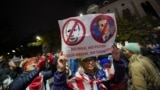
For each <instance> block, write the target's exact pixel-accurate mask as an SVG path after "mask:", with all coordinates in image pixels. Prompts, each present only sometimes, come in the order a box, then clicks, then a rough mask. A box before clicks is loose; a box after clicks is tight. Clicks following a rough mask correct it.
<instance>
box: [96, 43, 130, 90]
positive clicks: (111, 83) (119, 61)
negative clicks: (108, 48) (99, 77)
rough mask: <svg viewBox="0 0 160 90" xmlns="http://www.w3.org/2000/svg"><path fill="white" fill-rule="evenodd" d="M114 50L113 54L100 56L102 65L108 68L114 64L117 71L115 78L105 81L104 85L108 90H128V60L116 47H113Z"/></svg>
mask: <svg viewBox="0 0 160 90" xmlns="http://www.w3.org/2000/svg"><path fill="white" fill-rule="evenodd" d="M112 48H113V50H112V53H111V54H108V55H101V56H99V60H100V63H101V65H105V67H106V68H108V66H109V67H111V65H112V64H113V66H114V70H115V73H114V75H113V77H112V78H111V79H109V80H108V81H103V83H104V84H105V86H106V87H107V88H108V90H127V80H128V77H127V71H126V68H127V64H126V61H127V58H125V57H124V55H123V54H122V53H121V51H120V50H119V49H118V48H117V46H116V45H113V46H112ZM111 59H113V60H111Z"/></svg>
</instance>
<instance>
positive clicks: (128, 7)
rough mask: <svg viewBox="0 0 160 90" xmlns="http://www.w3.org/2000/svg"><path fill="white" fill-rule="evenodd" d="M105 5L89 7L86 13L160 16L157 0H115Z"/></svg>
mask: <svg viewBox="0 0 160 90" xmlns="http://www.w3.org/2000/svg"><path fill="white" fill-rule="evenodd" d="M106 1H108V3H106V5H104V6H102V7H99V8H98V9H97V7H96V9H94V8H93V7H91V8H89V9H88V11H87V13H115V15H116V17H117V18H123V17H125V16H126V15H128V14H131V15H137V16H139V17H143V16H146V15H151V16H152V17H154V18H160V2H159V0H115V1H113V0H112V2H110V0H106Z"/></svg>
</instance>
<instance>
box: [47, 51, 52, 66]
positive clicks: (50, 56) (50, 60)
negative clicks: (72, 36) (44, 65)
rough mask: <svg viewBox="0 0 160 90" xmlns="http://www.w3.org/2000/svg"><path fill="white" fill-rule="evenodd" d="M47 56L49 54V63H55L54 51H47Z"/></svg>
mask: <svg viewBox="0 0 160 90" xmlns="http://www.w3.org/2000/svg"><path fill="white" fill-rule="evenodd" d="M47 56H48V60H49V61H48V62H49V64H53V63H54V55H53V54H52V53H47Z"/></svg>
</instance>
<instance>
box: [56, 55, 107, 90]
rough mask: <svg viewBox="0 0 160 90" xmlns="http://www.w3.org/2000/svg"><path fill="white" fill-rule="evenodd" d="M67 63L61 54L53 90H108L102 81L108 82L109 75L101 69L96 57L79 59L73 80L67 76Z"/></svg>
mask: <svg viewBox="0 0 160 90" xmlns="http://www.w3.org/2000/svg"><path fill="white" fill-rule="evenodd" d="M66 62H67V60H66V58H65V57H64V56H63V53H62V52H61V54H60V57H59V59H58V65H57V71H56V72H55V74H54V81H53V82H54V84H53V90H107V87H105V85H104V84H103V83H102V81H105V80H107V79H108V77H109V74H108V72H107V70H105V69H102V68H101V69H100V66H99V65H98V62H97V58H96V57H95V56H93V57H85V58H81V59H79V67H78V70H77V72H76V73H75V76H74V77H72V78H71V79H68V78H67V76H66V71H65V68H66Z"/></svg>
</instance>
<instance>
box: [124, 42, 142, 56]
mask: <svg viewBox="0 0 160 90" xmlns="http://www.w3.org/2000/svg"><path fill="white" fill-rule="evenodd" d="M123 48H124V49H127V50H128V51H131V52H133V53H136V54H140V53H141V51H140V47H139V45H138V44H137V43H128V44H127V45H126V46H124V47H123Z"/></svg>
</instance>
